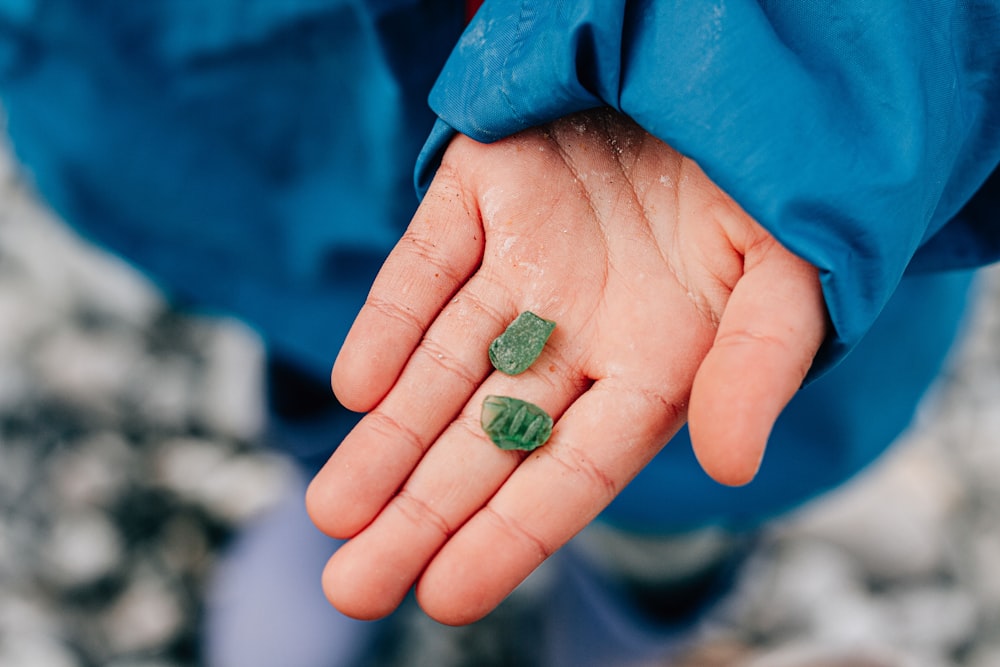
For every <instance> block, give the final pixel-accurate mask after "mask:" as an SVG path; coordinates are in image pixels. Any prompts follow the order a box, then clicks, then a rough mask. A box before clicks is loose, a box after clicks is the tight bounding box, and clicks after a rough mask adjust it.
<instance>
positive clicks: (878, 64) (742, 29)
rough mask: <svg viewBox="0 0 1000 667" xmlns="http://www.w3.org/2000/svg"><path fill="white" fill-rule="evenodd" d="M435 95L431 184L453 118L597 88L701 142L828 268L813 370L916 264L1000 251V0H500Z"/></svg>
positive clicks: (553, 108) (732, 180) (606, 99)
mask: <svg viewBox="0 0 1000 667" xmlns="http://www.w3.org/2000/svg"><path fill="white" fill-rule="evenodd" d="M430 102H431V106H432V108H433V109H434V111H435V112H436V113H437V114H438V116H439V118H440V119H441V120H440V121H439V123H438V125H437V127H436V128H435V130H434V132H433V133H432V135H431V138H430V139H429V140H428V142H427V144H426V146H425V148H424V151H423V153H422V155H421V159H420V162H419V164H418V168H417V182H418V188H425V187H426V185H427V184H428V182H429V179H430V177H431V176H432V175H433V172H434V170H435V169H436V165H437V163H438V162H439V160H440V154H441V152H442V151H443V148H444V146H445V145H446V144H447V141H448V139H449V138H450V137H451V135H452V134H453V133H454V132H455V131H458V132H461V133H463V134H466V135H468V136H470V137H472V138H474V139H476V140H479V141H483V142H489V141H493V140H496V139H499V138H501V137H505V136H507V135H510V134H512V133H514V132H517V131H519V130H522V129H525V128H528V127H531V126H534V125H538V124H541V123H545V122H548V121H551V120H553V119H555V118H558V117H560V116H564V115H566V114H568V113H571V112H574V111H579V110H582V109H586V108H592V107H595V106H601V105H607V106H610V107H613V108H615V109H617V110H619V111H621V112H623V113H625V114H627V115H628V116H630V117H631V118H633V119H634V120H635V121H636V122H638V123H639V124H640V125H641V126H642V127H643V128H645V129H646V130H647V131H648V132H650V133H651V134H653V135H654V136H657V137H659V138H660V139H662V140H663V141H665V142H667V143H668V144H670V145H672V146H673V147H674V148H676V149H677V150H679V151H681V152H682V153H684V154H686V155H688V156H690V157H691V158H693V159H694V160H696V161H697V162H698V163H699V164H700V165H701V167H702V168H703V169H704V170H705V172H706V173H707V174H708V175H709V176H710V177H711V178H712V179H713V180H714V181H715V182H716V183H717V184H718V185H719V186H720V187H721V188H722V189H723V190H724V191H726V192H727V193H729V194H730V196H732V197H733V198H734V199H735V200H736V201H737V202H739V203H740V204H741V206H743V208H744V209H745V210H746V211H747V212H748V213H749V214H750V215H752V216H753V217H754V218H755V219H757V220H758V221H759V222H760V223H761V224H762V225H764V227H766V228H767V229H768V230H769V231H770V232H771V233H772V234H774V236H775V237H776V238H777V239H778V240H779V241H780V242H781V243H782V244H784V245H785V246H786V247H787V248H789V249H790V250H791V251H792V252H794V253H796V254H798V255H799V256H801V257H803V258H804V259H806V260H808V261H809V262H811V263H812V264H814V265H815V266H817V267H818V268H819V269H820V271H821V276H822V282H823V289H824V295H825V298H826V302H827V307H828V309H829V312H830V316H831V319H832V323H833V332H832V333H831V335H830V337H829V339H828V340H827V342H826V344H825V345H824V348H823V350H822V351H821V354H820V357H818V358H817V361H816V363H815V364H814V368H813V372H812V373H811V374H810V377H815V376H817V375H818V374H819V373H821V372H822V371H823V370H825V369H826V368H828V367H829V366H830V365H831V364H833V363H836V362H837V361H838V360H839V359H840V358H842V357H843V355H844V354H846V353H847V351H848V350H850V349H851V348H852V347H853V346H854V345H855V344H856V343H857V342H858V341H859V340H860V338H861V337H862V336H863V335H864V334H865V332H866V331H867V330H868V329H869V327H870V326H871V324H872V322H873V321H874V320H875V317H876V316H877V315H878V313H879V312H880V311H881V309H882V307H883V306H884V305H885V303H886V302H887V300H888V299H889V297H890V295H891V294H892V292H893V291H894V289H895V287H896V285H897V284H898V281H899V279H900V278H901V276H902V274H903V273H904V272H905V271H906V270H907V269H908V267H910V265H911V264H913V266H914V268H921V269H935V270H937V269H944V268H949V267H953V266H968V265H975V264H980V263H985V262H988V261H992V260H993V259H994V258H996V257H997V256H998V255H1000V224H998V223H1000V220H998V217H1000V214H997V213H994V211H996V210H997V208H996V207H993V206H990V205H989V203H990V202H998V198H1000V197H998V194H997V186H998V185H1000V184H998V183H996V180H997V178H994V179H993V181H992V183H990V184H987V187H984V183H986V182H987V179H988V178H989V177H990V175H991V173H992V172H993V170H994V169H995V168H996V165H997V163H998V161H1000V3H998V2H976V1H974V0H973V1H958V0H955V1H954V2H912V1H910V0H885V1H882V2H867V1H865V0H856V1H850V0H845V1H842V2H829V3H826V2H819V3H817V2H810V3H804V2H755V1H753V0H716V1H714V2H685V1H683V0H637V1H628V2H625V1H624V0H617V1H611V0H579V1H577V2H550V1H549V0H523V1H522V2H520V3H511V2H509V1H507V2H498V1H492V0H487V2H486V3H485V4H484V5H483V8H482V9H481V10H480V12H479V13H478V14H477V16H476V18H475V19H474V20H473V22H472V23H471V24H470V25H469V26H468V27H467V29H466V31H465V33H464V35H463V36H462V38H461V40H460V41H459V43H458V45H457V46H456V47H455V50H454V51H453V53H452V55H451V57H450V59H449V61H448V62H447V64H446V66H445V68H444V70H443V72H442V73H441V75H440V77H439V79H438V81H437V83H436V85H435V87H434V89H433V91H432V93H431V97H430ZM989 185H992V188H990V187H988V186H989ZM977 193H978V194H977ZM998 203H1000V202H998ZM915 256H916V259H914V257H915Z"/></svg>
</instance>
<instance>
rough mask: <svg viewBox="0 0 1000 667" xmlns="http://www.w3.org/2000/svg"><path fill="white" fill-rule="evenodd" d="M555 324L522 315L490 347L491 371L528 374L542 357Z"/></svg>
mask: <svg viewBox="0 0 1000 667" xmlns="http://www.w3.org/2000/svg"><path fill="white" fill-rule="evenodd" d="M555 328H556V323H555V322H552V321H549V320H546V319H543V318H541V317H539V316H538V315H535V314H534V313H532V312H530V311H525V312H523V313H521V314H520V315H518V316H517V319H516V320H514V321H513V322H511V323H510V325H509V326H508V327H507V329H506V330H504V332H503V333H502V334H500V335H499V336H497V337H496V338H495V339H493V342H492V343H490V361H491V362H493V367H494V368H496V369H497V370H498V371H500V372H501V373H506V374H507V375H517V374H518V373H523V372H524V371H526V370H528V367H529V366H531V364H533V363H535V359H537V358H538V355H540V354H541V353H542V348H543V347H545V342H546V341H547V340H548V339H549V336H550V335H551V334H552V330H553V329H555Z"/></svg>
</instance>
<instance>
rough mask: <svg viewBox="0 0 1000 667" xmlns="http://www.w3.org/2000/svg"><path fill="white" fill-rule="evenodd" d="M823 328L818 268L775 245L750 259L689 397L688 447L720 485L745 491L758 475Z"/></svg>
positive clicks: (817, 346) (817, 345)
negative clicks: (744, 486) (773, 432)
mask: <svg viewBox="0 0 1000 667" xmlns="http://www.w3.org/2000/svg"><path fill="white" fill-rule="evenodd" d="M751 261H752V264H751ZM826 321H827V320H826V310H825V307H824V303H823V296H822V292H821V288H820V283H819V277H818V272H817V271H816V269H815V268H814V267H812V266H811V265H809V264H808V263H807V262H805V261H803V260H801V259H799V258H798V257H796V256H795V255H792V254H791V253H790V252H788V251H787V250H785V249H784V248H782V247H781V246H780V245H778V244H777V242H772V243H770V244H768V246H767V248H766V249H765V250H764V251H763V252H762V253H761V256H760V257H759V258H756V259H752V258H751V257H750V256H748V267H747V269H746V272H745V273H744V275H743V277H742V278H741V279H740V280H739V282H738V283H737V284H736V287H735V289H734V290H733V293H732V295H731V296H730V298H729V302H728V303H727V305H726V309H725V311H724V313H723V316H722V319H721V321H720V323H719V329H718V332H717V333H716V337H715V341H714V343H713V345H712V348H711V349H710V350H709V352H708V354H707V355H706V357H705V359H704V361H703V362H702V364H701V366H700V367H699V369H698V373H697V375H696V376H695V380H694V385H693V388H692V393H691V407H690V410H689V420H690V422H689V428H690V433H691V441H692V444H693V446H694V451H695V454H696V455H697V457H698V461H699V462H700V463H701V465H702V467H703V468H704V469H705V471H706V472H707V473H708V474H709V475H710V476H711V477H713V478H714V479H715V480H716V481H718V482H721V483H723V484H728V485H742V484H746V483H747V482H749V481H750V480H752V479H753V477H754V476H755V475H756V473H757V470H758V468H759V467H760V463H761V459H762V457H763V455H764V449H765V447H766V445H767V439H768V436H769V435H770V433H771V428H772V427H773V426H774V422H775V420H776V419H777V418H778V415H779V414H780V412H781V411H782V409H784V407H785V405H786V404H787V403H788V401H789V400H791V398H792V396H793V395H794V394H795V392H796V391H798V389H799V387H800V386H801V385H802V381H803V379H804V378H805V376H806V373H807V372H808V371H809V367H810V365H811V364H812V360H813V357H815V356H816V351H817V350H818V349H819V346H820V343H821V342H822V341H823V337H824V335H825V332H826Z"/></svg>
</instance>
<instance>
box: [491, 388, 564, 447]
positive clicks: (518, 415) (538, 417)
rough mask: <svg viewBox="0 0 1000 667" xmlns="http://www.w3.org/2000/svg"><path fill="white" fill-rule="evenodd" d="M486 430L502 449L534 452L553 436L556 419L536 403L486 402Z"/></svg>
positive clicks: (499, 398)
mask: <svg viewBox="0 0 1000 667" xmlns="http://www.w3.org/2000/svg"><path fill="white" fill-rule="evenodd" d="M481 420H482V424H483V430H484V431H486V434H487V435H488V436H490V439H491V440H492V441H493V442H494V444H496V446H497V447H499V448H500V449H523V450H525V451H531V450H532V449H536V448H538V447H541V446H542V445H544V444H545V441H546V440H548V439H549V436H550V435H552V417H550V416H549V413H547V412H546V411H545V410H542V409H541V408H540V407H538V406H537V405H535V404H534V403H529V402H527V401H522V400H520V399H518V398H510V397H509V396H487V397H486V399H485V400H484V401H483V414H482V418H481Z"/></svg>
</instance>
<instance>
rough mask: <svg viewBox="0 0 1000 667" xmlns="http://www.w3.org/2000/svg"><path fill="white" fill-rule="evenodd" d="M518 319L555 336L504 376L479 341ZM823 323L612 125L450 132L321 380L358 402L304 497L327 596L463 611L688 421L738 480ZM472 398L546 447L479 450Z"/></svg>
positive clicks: (455, 615) (580, 521) (434, 612)
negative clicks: (527, 428)
mask: <svg viewBox="0 0 1000 667" xmlns="http://www.w3.org/2000/svg"><path fill="white" fill-rule="evenodd" d="M524 310H531V311H533V312H535V313H537V314H538V315H540V316H542V317H544V318H546V319H550V320H554V321H555V322H556V323H557V326H556V329H555V331H554V333H553V334H552V337H551V338H550V339H549V342H548V344H547V346H546V348H545V350H544V351H543V353H542V355H541V357H540V358H539V359H538V361H537V362H535V364H534V365H533V366H532V368H531V369H530V370H529V371H527V372H526V373H524V374H522V375H519V376H517V377H508V376H505V375H502V374H500V373H498V372H494V371H493V370H492V368H491V366H490V362H489V360H488V357H487V348H488V346H489V343H490V341H491V340H492V339H493V338H494V337H495V336H497V335H498V334H499V333H500V332H502V331H503V329H504V328H505V327H506V325H507V324H508V323H509V322H511V321H512V320H513V319H514V318H515V317H516V316H517V315H518V313H520V312H521V311H524ZM825 328H826V313H825V308H824V304H823V299H822V294H821V291H820V284H819V278H818V274H817V271H816V269H815V268H813V267H812V266H811V265H809V264H807V263H806V262H804V261H803V260H801V259H799V258H797V257H796V256H794V255H792V254H791V253H789V252H788V251H787V250H785V249H784V248H783V247H782V246H781V245H779V244H778V243H777V242H776V241H775V240H774V238H773V237H771V236H770V235H769V234H768V233H767V232H766V231H765V230H764V229H763V228H762V227H760V226H759V225H758V224H757V223H756V222H755V221H753V220H752V219H750V218H749V217H748V216H747V215H746V214H745V213H744V212H743V211H742V210H741V209H740V208H739V207H738V206H737V205H736V204H735V203H734V202H733V201H732V200H731V199H729V198H728V197H727V196H726V195H725V194H724V193H723V192H721V191H720V190H719V189H718V188H717V187H716V186H715V185H714V184H713V183H712V182H711V181H710V180H709V179H708V178H707V177H706V176H705V174H704V173H702V171H701V170H700V169H699V168H698V166H697V165H696V164H694V163H693V162H692V161H690V160H688V159H686V158H684V157H683V156H681V155H680V154H678V153H677V152H676V151H674V150H672V149H671V148H669V147H668V146H667V145H665V144H664V143H662V142H661V141H659V140H657V139H656V138H654V137H652V136H650V135H649V134H646V133H645V132H644V131H642V130H641V129H640V128H638V127H637V126H635V125H634V124H633V123H631V122H630V121H628V120H627V119H625V118H623V117H621V116H619V115H617V114H614V113H613V112H610V111H607V110H600V111H592V112H588V113H584V114H580V115H577V116H573V117H570V118H567V119H563V120H561V121H559V122H556V123H553V124H551V125H549V126H546V127H542V128H538V129H533V130H529V131H526V132H523V133H521V134H519V135H516V136H514V137H511V138H509V139H506V140H504V141H501V142H498V143H495V144H490V145H482V144H478V143H476V142H474V141H472V140H471V139H468V138H465V137H462V136H458V137H456V138H455V139H454V140H453V141H452V143H451V145H450V146H449V148H448V150H447V152H446V154H445V156H444V160H443V163H442V165H441V167H440V169H439V171H438V173H437V175H436V177H435V179H434V182H433V184H432V186H431V188H430V191H429V192H428V194H427V196H426V198H425V200H424V201H423V203H422V205H421V206H420V209H419V210H418V212H417V213H416V215H415V216H414V219H413V221H412V223H411V225H410V227H409V229H408V230H407V232H406V234H405V236H404V237H403V238H402V240H401V241H400V242H399V244H398V245H397V247H396V248H395V250H394V251H393V252H392V254H391V255H390V257H389V258H388V259H387V261H386V263H385V265H384V267H383V269H382V271H381V272H380V274H379V276H378V278H377V280H376V281H375V284H374V286H373V287H372V290H371V293H370V295H369V297H368V300H367V302H366V304H365V306H364V308H363V309H362V311H361V313H360V314H359V315H358V318H357V320H356V322H355V323H354V326H353V328H352V329H351V332H350V334H349V336H348V338H347V341H346V343H345V345H344V347H343V350H342V351H341V353H340V356H339V357H338V359H337V362H336V364H335V366H334V369H333V387H334V390H335V392H336V394H337V396H338V397H339V398H340V400H341V401H342V402H343V403H344V405H346V406H347V407H349V408H351V409H355V410H359V411H370V412H369V414H368V415H366V416H365V417H364V419H363V420H362V421H361V423H360V424H359V425H358V426H357V427H356V428H355V430H354V431H353V432H352V433H351V434H350V435H349V436H348V437H347V438H346V439H345V440H344V442H343V443H342V444H341V445H340V447H339V448H338V449H337V451H336V453H335V454H334V455H333V457H332V458H331V459H330V461H329V462H328V463H327V465H326V466H325V467H324V468H323V470H322V471H321V472H320V473H319V474H318V475H317V477H316V478H315V480H314V481H313V483H312V485H311V487H310V489H309V492H308V496H307V504H308V507H309V511H310V514H311V516H312V518H313V520H314V521H315V522H316V524H317V525H318V526H319V527H320V528H321V529H322V530H323V531H324V532H327V533H329V534H330V535H332V536H335V537H341V538H350V541H349V542H348V543H347V544H346V545H344V546H343V547H342V548H341V549H340V550H339V551H338V552H337V553H336V554H334V556H333V557H332V559H331V560H330V562H329V564H328V566H327V568H326V571H325V573H324V578H323V583H324V588H325V590H326V593H327V596H328V597H329V599H330V600H331V602H332V603H333V604H334V605H335V606H337V607H338V608H339V609H340V610H341V611H343V612H344V613H346V614H348V615H351V616H355V617H358V618H378V617H380V616H383V615H385V614H388V613H389V612H391V611H392V610H393V609H394V608H395V607H396V606H397V605H398V604H399V603H400V601H401V600H402V599H403V597H404V596H405V595H406V593H407V592H408V590H409V589H410V588H411V586H412V585H413V584H414V583H416V595H417V599H418V601H419V602H420V604H421V606H422V607H423V609H424V610H425V611H426V612H427V613H428V614H429V615H430V616H432V617H433V618H435V619H437V620H439V621H441V622H443V623H449V624H459V623H466V622H471V621H474V620H476V619H478V618H480V617H482V616H484V615H485V614H487V613H488V612H489V611H490V610H491V609H493V608H494V607H495V606H496V605H497V604H498V603H499V602H500V601H501V600H502V599H503V598H504V597H505V596H506V595H507V594H508V593H509V592H510V591H512V590H513V589H514V588H515V587H516V586H517V584H518V583H519V582H521V581H522V580H523V579H524V578H525V577H526V576H527V575H528V574H529V573H530V572H531V571H532V570H533V569H534V568H535V567H537V566H538V565H539V564H540V563H541V562H542V561H543V560H544V559H545V558H546V557H547V556H549V555H550V554H551V553H553V552H554V551H555V550H556V549H558V548H559V547H560V546H562V545H563V544H564V543H565V542H567V541H568V540H569V539H570V538H571V537H573V535H574V534H576V533H577V532H578V531H579V530H581V529H582V528H583V527H584V526H585V525H586V524H587V523H588V522H589V521H591V520H592V519H593V518H594V517H595V516H597V514H598V513H599V512H600V511H601V510H602V509H603V508H604V507H605V506H607V504H608V503H609V502H610V501H611V500H612V499H613V498H614V497H615V495H616V494H617V493H618V492H619V491H621V489H622V488H623V487H624V486H625V485H626V484H628V482H629V480H631V479H632V477H633V476H635V474H636V473H638V472H639V471H640V470H641V469H642V467H643V466H644V465H646V463H647V462H648V461H649V460H650V459H651V458H652V457H653V456H655V455H656V453H657V452H658V451H659V450H660V449H661V448H662V447H663V445H664V443H666V442H667V441H668V440H669V439H670V437H671V436H672V435H673V434H674V433H675V432H676V431H677V430H678V429H679V428H680V427H681V426H682V425H683V423H684V421H685V420H686V419H689V420H690V431H691V437H692V441H693V443H694V447H695V450H696V453H697V456H698V458H699V461H700V462H701V464H702V465H703V467H704V468H705V470H706V471H707V472H708V473H709V474H710V475H712V476H713V477H714V478H715V479H717V480H718V481H720V482H722V483H725V484H743V483H745V482H747V481H749V480H750V479H751V478H752V477H753V476H754V474H755V473H756V470H757V468H758V465H759V464H760V460H761V456H762V454H763V451H764V447H765V444H766V442H767V437H768V434H769V432H770V429H771V427H772V425H773V423H774V420H775V418H776V417H777V415H778V413H779V412H780V411H781V409H782V408H783V407H784V405H785V404H786V403H787V402H788V400H789V399H790V398H791V396H792V395H793V394H794V393H795V391H796V390H797V389H798V387H799V386H800V384H801V382H802V380H803V378H804V376H805V374H806V371H807V370H808V369H809V367H810V364H811V362H812V359H813V357H814V355H815V353H816V350H817V348H818V347H819V345H820V343H821V341H822V339H823V337H824V334H825ZM488 394H502V395H509V396H515V397H517V398H521V399H525V400H529V401H532V402H534V403H536V404H538V405H539V406H541V407H543V408H544V409H546V410H547V411H548V412H549V413H550V414H551V415H552V416H553V418H555V419H556V420H557V421H556V426H555V429H554V430H553V434H552V438H551V440H550V441H549V442H548V443H547V444H545V445H544V446H543V447H541V448H540V449H538V450H536V451H535V452H533V453H531V454H524V453H521V452H510V451H501V450H499V449H498V448H496V447H495V446H494V445H493V444H492V442H491V441H490V440H489V439H488V438H487V436H486V434H485V433H484V432H483V430H482V428H481V427H480V424H479V415H480V409H481V405H482V401H483V398H484V397H485V396H486V395H488Z"/></svg>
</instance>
